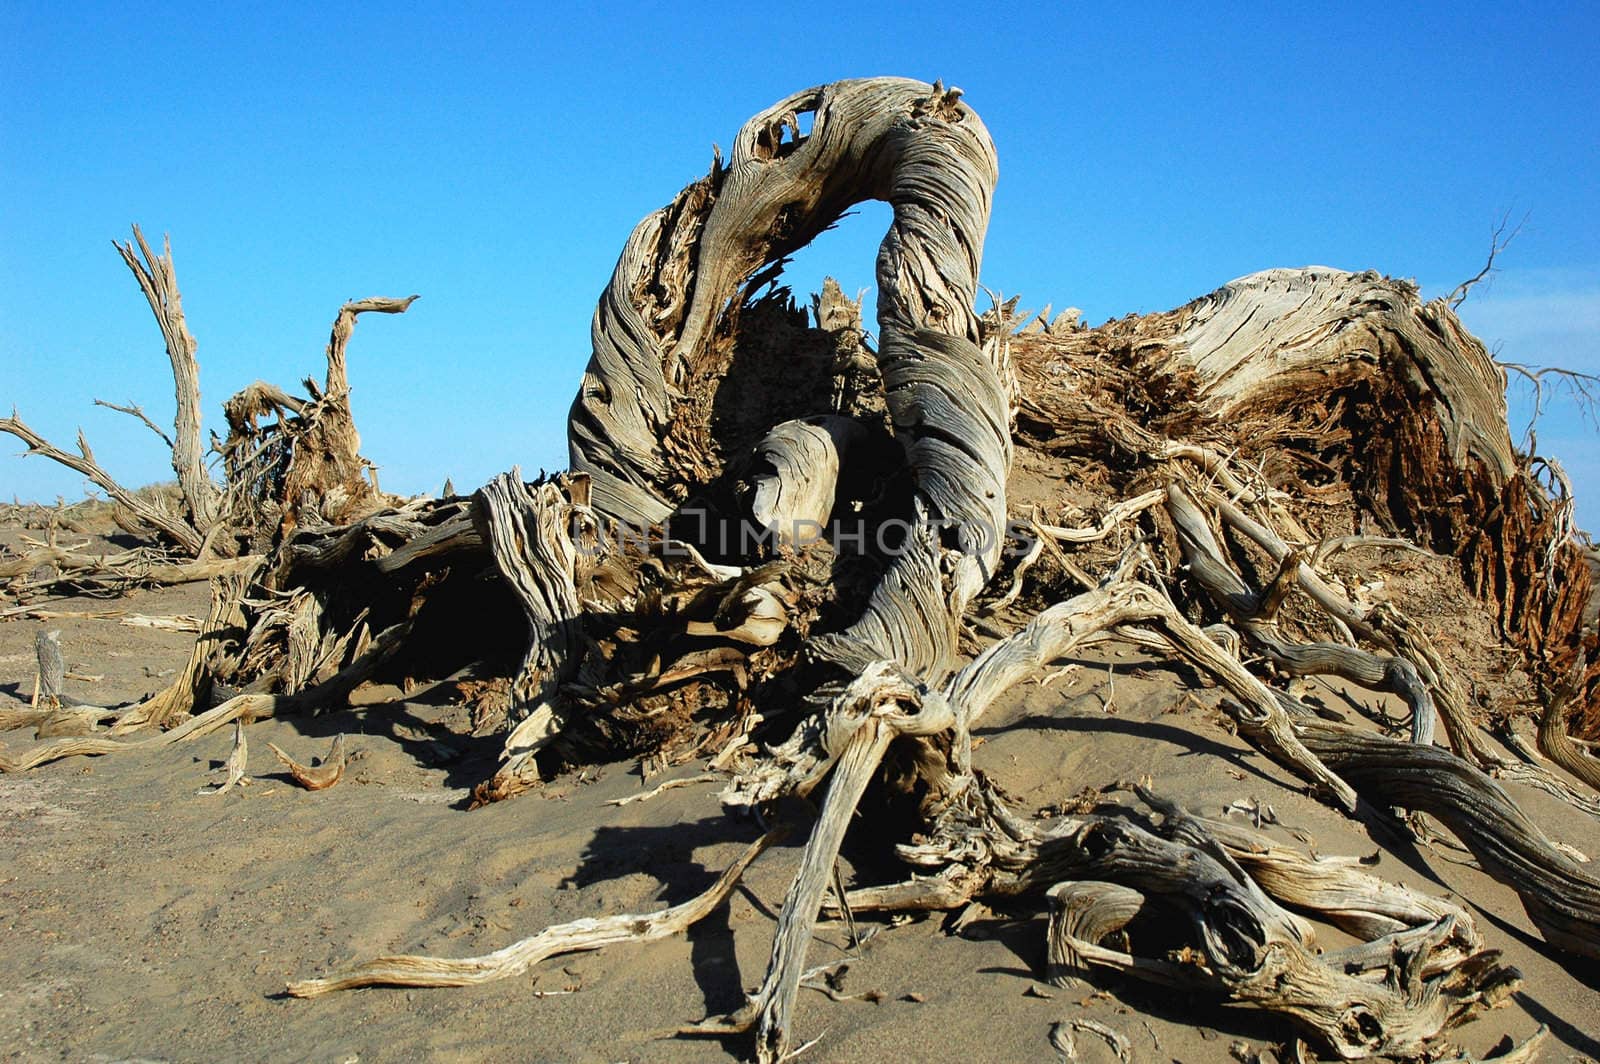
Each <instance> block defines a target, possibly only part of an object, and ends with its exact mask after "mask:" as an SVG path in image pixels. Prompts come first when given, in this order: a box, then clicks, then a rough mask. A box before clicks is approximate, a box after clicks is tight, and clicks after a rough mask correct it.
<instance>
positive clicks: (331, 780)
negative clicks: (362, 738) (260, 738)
mask: <svg viewBox="0 0 1600 1064" xmlns="http://www.w3.org/2000/svg"><path fill="white" fill-rule="evenodd" d="M267 748H268V749H269V750H271V751H272V753H273V754H274V755H275V756H276V757H277V759H278V760H279V761H280V762H282V764H283V767H284V768H286V769H288V770H289V775H290V777H291V778H293V780H294V781H295V782H296V783H298V784H299V785H300V786H302V787H304V788H305V789H306V790H308V791H324V790H327V789H328V788H329V787H332V786H333V785H334V784H336V783H338V782H339V781H340V780H341V779H343V778H344V768H345V752H344V733H343V732H340V733H339V734H338V735H335V736H334V737H333V744H332V745H331V746H329V747H328V752H327V753H326V754H324V755H323V757H322V760H321V762H319V763H318V764H315V765H302V764H301V763H300V762H298V761H296V760H295V759H294V758H292V757H290V756H289V755H288V754H286V753H285V752H284V751H283V749H282V748H281V747H279V746H277V745H276V744H274V743H268V744H267Z"/></svg>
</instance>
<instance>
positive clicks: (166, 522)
mask: <svg viewBox="0 0 1600 1064" xmlns="http://www.w3.org/2000/svg"><path fill="white" fill-rule="evenodd" d="M0 432H9V433H10V434H11V435H13V436H15V437H17V439H19V440H21V441H22V442H23V443H26V444H27V445H28V451H27V453H28V454H37V455H43V456H44V457H45V458H48V459H50V460H51V461H53V462H60V463H61V464H62V465H64V466H66V467H67V468H68V469H75V470H77V471H78V472H79V473H82V474H83V475H84V476H86V477H88V478H89V479H90V480H91V481H93V482H94V483H95V485H96V486H98V487H99V488H100V489H101V490H103V491H104V492H105V493H106V494H107V495H110V496H111V497H112V498H113V499H115V500H117V502H120V503H121V504H122V505H124V506H126V507H127V508H128V509H129V510H131V511H133V513H134V515H135V516H137V517H138V518H139V520H141V521H143V522H144V523H145V524H147V525H150V526H151V527H152V528H156V529H159V530H160V531H161V532H162V533H163V534H165V535H166V536H167V537H168V538H169V539H171V540H172V541H173V542H174V543H176V544H178V546H180V547H182V548H183V549H184V550H186V551H188V552H189V553H191V554H199V552H200V544H201V543H202V542H203V540H204V537H203V536H202V535H201V534H200V533H199V532H198V531H197V530H196V529H195V528H194V526H192V525H190V524H189V523H187V522H186V521H184V520H183V519H181V518H179V517H177V516H175V515H173V514H169V513H164V512H162V511H161V510H159V509H157V508H156V507H154V506H152V505H150V504H149V503H148V502H146V501H145V500H143V499H141V498H139V497H138V496H137V495H135V494H134V493H133V492H131V491H129V490H128V489H127V488H124V487H123V486H122V485H121V484H119V483H117V481H116V480H115V479H114V478H113V477H112V476H111V474H110V473H107V472H106V471H105V470H104V469H102V468H101V467H100V465H99V463H97V462H96V461H95V460H94V452H93V451H91V450H90V449H89V442H88V441H87V440H85V439H84V438H83V433H82V432H81V431H80V432H79V433H78V450H79V452H80V453H79V454H72V453H71V452H69V451H63V450H61V449H60V448H59V447H56V446H54V445H52V444H51V443H50V442H49V441H48V440H46V439H44V437H42V436H40V435H39V434H38V433H36V432H34V431H33V429H31V428H29V427H28V426H27V424H26V423H24V422H23V420H22V419H21V418H20V417H18V416H17V412H16V410H15V409H13V410H12V411H11V416H10V417H7V418H0Z"/></svg>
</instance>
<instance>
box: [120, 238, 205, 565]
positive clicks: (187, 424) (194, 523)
mask: <svg viewBox="0 0 1600 1064" xmlns="http://www.w3.org/2000/svg"><path fill="white" fill-rule="evenodd" d="M133 239H134V241H136V242H137V243H138V251H137V253H135V250H134V244H133V243H132V242H130V243H120V244H119V243H117V242H116V241H112V244H113V246H115V247H116V249H117V254H118V255H120V256H122V261H123V262H124V263H125V264H126V265H127V267H128V269H129V271H131V272H132V274H133V276H134V278H135V279H136V280H137V281H138V282H139V288H140V290H141V291H142V292H144V297H145V299H146V300H147V301H148V302H149V304H150V310H151V312H152V313H153V314H155V317H156V324H157V325H158V326H160V328H161V337H162V339H163V340H165V341H166V347H167V358H168V360H169V361H170V362H171V363H172V383H173V386H174V389H175V391H176V395H177V404H178V409H177V415H176V417H175V418H174V422H173V429H174V432H173V439H172V440H171V441H170V444H169V446H170V447H171V450H172V471H173V472H174V473H176V474H177V476H178V489H179V490H180V491H181V492H182V494H183V503H184V509H185V511H186V514H185V516H186V517H187V518H188V523H189V525H190V526H191V527H192V528H193V530H194V531H195V532H197V533H198V534H199V535H200V536H201V537H204V536H205V534H206V533H207V532H208V531H210V529H211V526H212V525H213V524H214V523H215V522H216V520H217V516H218V513H217V509H218V502H219V492H218V491H217V486H216V484H215V483H214V482H213V481H212V479H211V474H210V473H209V472H207V471H206V464H205V458H206V448H205V445H204V441H203V440H202V439H201V436H200V363H199V361H198V360H196V358H195V351H196V349H197V348H198V346H199V345H198V344H196V343H195V339H194V335H193V334H192V333H190V332H189V325H188V323H187V322H186V321H185V320H184V317H183V296H182V294H181V293H179V291H178V274H177V270H176V268H175V267H174V265H173V262H172V239H171V238H170V237H166V238H163V240H162V248H161V254H160V255H156V254H155V253H153V252H152V251H151V250H150V245H149V244H147V243H145V239H144V234H143V233H142V232H140V231H139V227H138V226H137V225H136V226H134V227H133ZM147 420H148V419H147ZM152 427H153V426H152ZM136 512H137V511H136ZM185 546H187V544H185ZM193 549H194V550H195V551H196V552H198V550H199V546H198V541H197V542H196V545H195V547H194V548H193Z"/></svg>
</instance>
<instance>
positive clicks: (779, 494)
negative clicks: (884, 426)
mask: <svg viewBox="0 0 1600 1064" xmlns="http://www.w3.org/2000/svg"><path fill="white" fill-rule="evenodd" d="M865 435H866V430H865V429H864V428H863V427H862V426H861V423H860V422H858V421H855V420H853V419H851V418H843V417H817V418H808V419H807V420H805V421H786V422H784V423H783V424H781V425H775V426H773V429H772V431H771V432H769V433H767V435H766V436H765V437H764V438H763V439H762V441H761V442H760V443H759V444H757V445H756V459H757V461H759V462H760V463H762V464H763V465H765V466H767V467H770V469H771V470H772V471H771V472H770V473H766V472H763V473H757V474H756V475H755V476H754V477H753V478H752V480H753V484H754V486H753V490H752V492H751V499H750V513H751V516H753V517H754V518H755V520H756V523H757V524H759V525H760V526H761V527H762V528H766V529H771V530H772V531H773V532H774V533H775V534H776V535H777V538H778V540H779V542H781V543H788V544H791V545H792V544H795V543H799V544H801V545H804V544H805V543H807V542H811V541H815V540H816V539H818V538H820V537H821V535H822V532H823V529H824V526H825V525H826V524H827V521H828V515H829V514H831V513H832V512H833V501H834V491H835V489H836V488H837V486H838V481H839V470H840V468H841V466H842V464H843V461H844V457H845V456H846V455H847V454H848V453H849V451H850V448H851V447H852V446H854V445H856V444H858V443H859V442H860V441H861V439H862V438H863V437H864V436H865Z"/></svg>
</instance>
